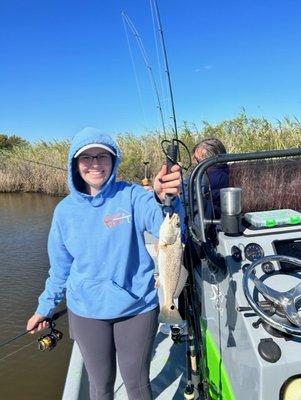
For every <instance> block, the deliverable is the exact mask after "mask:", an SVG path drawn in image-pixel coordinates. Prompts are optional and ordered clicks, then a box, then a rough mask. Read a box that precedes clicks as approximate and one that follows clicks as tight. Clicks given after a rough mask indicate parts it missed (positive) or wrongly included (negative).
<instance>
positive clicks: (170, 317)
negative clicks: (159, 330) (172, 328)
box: [158, 304, 183, 325]
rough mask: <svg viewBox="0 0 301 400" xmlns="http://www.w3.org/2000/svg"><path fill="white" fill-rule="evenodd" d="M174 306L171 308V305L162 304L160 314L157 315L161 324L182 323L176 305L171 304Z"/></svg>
mask: <svg viewBox="0 0 301 400" xmlns="http://www.w3.org/2000/svg"><path fill="white" fill-rule="evenodd" d="M172 306H173V307H174V308H173V310H172V309H171V306H168V305H164V306H163V307H162V308H161V310H160V314H159V317H158V321H159V322H161V323H162V324H169V325H175V324H182V323H183V320H182V318H181V315H180V313H179V311H178V309H177V307H176V306H175V305H174V304H172Z"/></svg>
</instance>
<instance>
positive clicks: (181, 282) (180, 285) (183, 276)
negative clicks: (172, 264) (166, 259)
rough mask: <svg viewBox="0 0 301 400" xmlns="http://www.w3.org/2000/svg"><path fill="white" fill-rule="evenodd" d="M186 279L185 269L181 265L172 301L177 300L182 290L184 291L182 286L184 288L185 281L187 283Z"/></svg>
mask: <svg viewBox="0 0 301 400" xmlns="http://www.w3.org/2000/svg"><path fill="white" fill-rule="evenodd" d="M187 278H188V272H187V269H186V268H185V267H184V265H181V269H180V276H179V280H178V284H177V287H176V290H175V293H174V295H173V298H174V299H177V298H178V297H179V296H180V294H181V292H182V290H183V289H184V286H185V283H186V281H187Z"/></svg>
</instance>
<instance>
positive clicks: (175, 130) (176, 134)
mask: <svg viewBox="0 0 301 400" xmlns="http://www.w3.org/2000/svg"><path fill="white" fill-rule="evenodd" d="M151 3H153V5H154V10H155V15H156V19H157V25H158V30H159V33H160V38H161V45H162V51H163V56H164V57H163V59H164V63H165V72H166V74H167V80H168V89H169V95H170V102H171V108H172V117H171V118H172V120H173V124H174V133H175V138H176V139H177V140H178V139H179V138H178V127H177V119H176V112H175V104H174V97H173V91H172V85H171V77H170V72H169V71H170V70H169V64H168V59H167V50H166V46H165V40H164V34H163V27H162V23H161V18H160V13H159V8H158V4H157V2H156V0H151ZM179 160H180V161H181V157H180V154H179Z"/></svg>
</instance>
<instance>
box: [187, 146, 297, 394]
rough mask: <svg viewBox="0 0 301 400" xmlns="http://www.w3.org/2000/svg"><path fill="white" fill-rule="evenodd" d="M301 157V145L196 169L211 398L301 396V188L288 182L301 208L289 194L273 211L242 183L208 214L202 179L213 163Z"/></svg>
mask: <svg viewBox="0 0 301 400" xmlns="http://www.w3.org/2000/svg"><path fill="white" fill-rule="evenodd" d="M300 155H301V150H300V149H295V150H285V151H274V152H262V153H248V154H240V155H239V154H236V155H222V156H217V157H214V158H211V159H208V160H205V161H204V162H202V164H201V165H198V166H197V167H196V169H195V170H194V171H193V173H192V176H191V179H190V183H189V210H190V211H189V213H190V215H189V218H190V227H191V232H192V235H193V238H194V243H195V246H196V247H199V248H200V249H201V250H202V251H200V252H199V254H201V256H200V259H199V263H198V265H197V266H196V267H195V269H194V279H195V285H196V289H197V293H198V301H199V303H200V306H201V310H202V312H201V315H200V326H201V330H202V332H203V337H204V342H205V344H206V354H207V357H206V358H207V367H208V371H209V384H210V395H211V398H212V399H222V400H226V399H227V400H230V399H231V400H234V399H236V400H241V399H244V400H300V399H301V367H300V365H301V360H300V357H301V356H300V354H301V312H300V310H301V213H299V212H298V210H300V209H301V196H300V195H301V193H299V192H298V190H297V189H296V186H294V185H295V184H296V181H295V184H294V185H293V186H292V185H290V188H292V187H294V188H295V189H296V190H295V193H294V196H291V198H292V197H293V201H294V202H296V201H299V203H300V207H299V208H297V207H296V205H295V204H294V208H291V206H292V204H288V203H285V200H287V199H288V198H289V196H290V193H286V194H285V193H284V195H283V196H279V201H278V204H273V205H272V207H271V208H270V209H269V208H267V204H266V196H264V195H263V194H262V193H260V195H261V196H262V198H263V201H262V203H264V204H260V202H259V201H258V196H257V197H255V200H256V202H257V203H256V206H255V207H254V208H253V207H252V204H251V203H250V202H249V200H250V197H251V196H252V195H253V194H248V193H247V190H248V189H247V190H245V189H244V182H246V181H242V183H241V184H240V185H238V184H237V183H236V185H235V186H233V187H230V188H226V189H222V190H221V196H220V202H221V215H220V218H219V219H215V218H214V216H212V217H211V218H208V216H207V215H206V216H205V215H204V203H205V201H206V199H205V198H204V193H203V191H202V177H203V175H204V173H205V171H206V170H207V169H208V168H210V167H212V166H213V165H214V164H216V163H228V165H230V166H232V164H231V163H234V162H244V164H243V165H244V166H246V161H248V160H264V159H269V161H267V163H268V164H269V165H271V164H272V161H271V159H274V158H276V159H277V160H276V161H274V162H275V164H274V166H277V162H279V158H281V162H282V158H287V157H289V158H290V161H289V163H291V162H292V160H293V162H296V157H297V156H300ZM252 162H253V161H252ZM229 163H230V164H229ZM252 165H253V166H254V165H255V164H254V163H253V164H252ZM294 165H295V164H294ZM234 169H235V168H234ZM251 169H252V167H247V170H248V171H250V170H251ZM236 172H237V170H236ZM295 173H296V171H295V169H294V174H295ZM282 176H283V174H282ZM299 177H300V178H301V167H300V175H299ZM293 178H294V179H296V177H293ZM285 179H287V177H286V178H285ZM234 180H235V177H234ZM230 181H231V179H230ZM232 181H233V180H232ZM247 181H248V180H247ZM300 181H301V179H300ZM287 183H288V184H289V182H287ZM300 183H301V182H300ZM279 189H280V187H279V186H278V191H279ZM282 189H285V186H284V187H283V188H282ZM253 190H256V188H255V185H254V187H253ZM273 201H274V198H273ZM246 204H247V205H248V206H247V207H246ZM287 206H289V208H288V207H287ZM212 232H214V234H213V235H212ZM208 248H209V249H210V251H208ZM218 259H219V260H223V262H220V263H218V262H216V260H218Z"/></svg>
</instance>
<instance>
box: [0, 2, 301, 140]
mask: <svg viewBox="0 0 301 400" xmlns="http://www.w3.org/2000/svg"><path fill="white" fill-rule="evenodd" d="M157 4H158V7H159V10H160V16H161V21H162V25H163V33H164V37H165V42H166V48H167V55H168V63H169V67H170V75H171V81H172V90H173V94H174V101H175V111H176V118H177V121H178V125H179V126H181V125H183V122H184V121H187V122H188V123H189V124H191V125H195V126H196V127H197V128H198V129H201V127H202V121H208V122H209V123H212V124H214V123H218V122H221V121H223V120H225V119H231V118H234V117H236V116H237V115H238V114H239V113H240V112H241V111H242V109H245V110H246V113H247V115H249V116H258V117H261V116H264V117H266V118H268V119H269V120H271V121H272V122H276V121H277V119H282V118H283V117H285V116H289V117H291V118H294V117H296V118H298V119H300V120H301V112H300V109H301V79H300V73H301V23H300V19H301V2H300V1H299V0H283V1H281V0H265V1H262V0H243V1H238V0H228V1H225V0H224V1H222V0H185V1H180V0H157ZM122 11H124V12H126V14H127V15H128V17H129V18H130V19H131V21H132V22H133V24H134V26H135V28H136V30H137V32H138V35H139V38H140V39H141V40H142V43H143V47H144V49H145V53H146V55H147V61H148V63H147V65H146V64H145V61H144V59H143V57H142V55H141V52H140V48H139V45H138V41H137V39H136V38H135V36H134V35H133V33H132V31H131V30H130V29H129V27H128V26H127V25H126V24H124V21H123V19H122V15H121V13H122ZM156 38H157V40H156ZM157 49H158V50H157ZM158 54H159V57H158ZM0 57H1V59H0V133H4V134H7V135H12V134H16V135H18V136H21V137H23V138H25V139H27V140H29V141H31V142H35V141H39V140H47V141H48V140H54V139H56V140H57V139H58V140H60V139H64V138H71V137H72V136H73V135H74V134H75V133H76V132H77V131H78V130H80V129H82V128H84V127H85V126H94V127H97V128H99V129H100V130H101V131H103V132H104V133H108V134H111V135H113V136H114V135H117V134H120V133H121V134H123V133H134V134H136V135H139V134H141V133H145V132H148V131H154V130H161V129H162V124H161V120H160V114H159V111H158V110H159V107H158V104H159V102H160V104H161V107H162V111H163V113H164V120H165V124H166V125H171V123H172V120H171V115H172V113H171V103H170V98H169V94H168V91H167V75H166V73H165V67H164V61H163V58H162V52H161V43H160V41H158V27H157V26H155V27H154V25H153V17H152V12H151V7H150V2H149V0H73V1H69V0H63V1H62V0H51V1H49V0H43V1H40V0H39V1H37V0H26V1H24V0H0ZM149 67H150V68H151V70H152V71H153V75H154V78H155V82H156V85H157V87H158V91H159V101H158V99H157V98H156V96H155V91H154V89H153V85H152V81H151V79H150V73H149V69H150V68H149Z"/></svg>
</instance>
